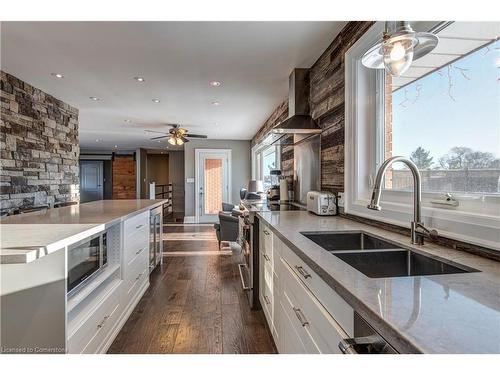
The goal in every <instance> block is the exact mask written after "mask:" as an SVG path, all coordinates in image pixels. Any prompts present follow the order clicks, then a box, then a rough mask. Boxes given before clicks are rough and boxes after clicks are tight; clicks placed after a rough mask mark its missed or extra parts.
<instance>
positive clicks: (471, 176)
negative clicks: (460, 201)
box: [386, 169, 500, 194]
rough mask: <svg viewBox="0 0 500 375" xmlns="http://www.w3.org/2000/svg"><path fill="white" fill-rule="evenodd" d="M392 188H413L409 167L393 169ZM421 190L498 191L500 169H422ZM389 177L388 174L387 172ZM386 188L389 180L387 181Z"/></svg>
mask: <svg viewBox="0 0 500 375" xmlns="http://www.w3.org/2000/svg"><path fill="white" fill-rule="evenodd" d="M391 172H392V189H395V190H413V177H412V175H411V172H410V170H409V169H393V170H392V171H391ZM420 174H421V175H422V191H436V192H463V193H490V194H491V193H500V169H459V170H457V169H452V170H422V171H420ZM387 177H388V179H390V174H388V176H387ZM386 186H387V187H388V188H390V187H391V181H388V183H387V185H386Z"/></svg>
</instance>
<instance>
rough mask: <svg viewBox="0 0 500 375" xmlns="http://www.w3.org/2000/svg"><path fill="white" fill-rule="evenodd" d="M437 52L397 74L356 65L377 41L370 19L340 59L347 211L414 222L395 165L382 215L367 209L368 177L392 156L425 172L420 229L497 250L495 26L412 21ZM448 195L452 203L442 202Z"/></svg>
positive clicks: (407, 189)
mask: <svg viewBox="0 0 500 375" xmlns="http://www.w3.org/2000/svg"><path fill="white" fill-rule="evenodd" d="M412 26H413V27H414V29H415V30H417V31H428V30H431V29H432V30H433V31H434V32H436V33H437V34H438V35H439V37H440V42H439V44H438V46H437V47H436V49H435V50H434V51H432V53H430V54H429V55H426V56H424V57H422V58H421V59H419V60H417V61H415V62H414V63H413V64H412V66H411V67H410V69H409V70H408V71H407V72H406V73H405V74H404V75H403V76H402V77H398V78H395V77H391V76H386V75H385V72H384V71H383V70H374V69H368V68H365V67H363V66H362V64H361V57H362V55H363V54H364V53H365V52H366V51H367V50H368V49H369V48H370V47H371V46H373V45H374V44H375V43H376V42H377V41H378V40H379V39H380V36H381V35H382V31H383V22H377V23H376V24H375V25H374V26H373V27H372V28H371V29H370V30H369V31H368V32H367V33H366V34H365V35H364V36H363V37H362V38H360V39H359V40H358V41H357V42H356V43H355V44H354V45H353V46H352V47H351V48H350V49H349V51H348V52H347V53H346V56H345V62H346V63H345V66H346V71H345V86H346V90H345V97H346V113H345V119H346V125H345V128H346V145H345V149H346V161H345V163H346V164H345V187H346V191H345V211H346V212H348V213H351V214H354V215H358V216H363V217H368V218H371V219H374V220H379V221H384V222H388V223H392V224H397V225H401V226H406V227H408V226H409V223H410V221H411V220H412V216H413V214H412V207H413V204H412V198H413V195H412V191H413V179H412V178H411V174H410V171H409V170H408V169H406V168H405V166H404V165H403V164H401V163H395V164H394V165H393V168H392V169H390V170H388V173H387V175H386V176H385V177H386V178H385V189H384V191H383V192H382V197H381V207H382V211H380V212H375V211H372V210H368V209H367V208H366V205H367V204H368V202H369V198H370V195H371V189H372V187H373V179H374V177H375V174H376V172H377V168H378V167H379V166H380V165H381V163H382V162H383V161H384V160H385V159H387V158H389V157H391V156H395V155H402V156H405V157H408V158H410V159H412V160H413V161H414V162H415V163H416V164H417V166H419V169H420V171H421V175H422V189H423V194H422V203H423V209H422V215H423V220H424V223H425V224H426V225H427V226H429V227H432V228H435V229H437V230H438V231H439V232H440V233H441V234H442V235H443V236H447V237H450V238H456V239H460V240H463V241H466V242H471V243H477V244H480V245H483V246H487V247H490V248H494V249H498V250H500V180H499V177H500V120H499V119H500V113H499V108H500V106H499V104H500V98H499V87H500V86H499V84H500V81H499V78H498V69H499V65H500V57H499V53H498V51H499V42H498V41H497V35H498V32H499V24H498V23H496V22H449V23H439V22H414V23H412ZM447 193H451V194H452V195H453V197H454V199H456V200H457V201H458V203H459V204H458V206H451V205H442V203H443V201H445V199H446V196H445V194H447Z"/></svg>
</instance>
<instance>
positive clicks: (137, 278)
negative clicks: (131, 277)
mask: <svg viewBox="0 0 500 375" xmlns="http://www.w3.org/2000/svg"><path fill="white" fill-rule="evenodd" d="M141 276H142V272H141V273H140V274H139V275H138V276H137V277H136V278H135V279H136V280H139V279H140V278H141Z"/></svg>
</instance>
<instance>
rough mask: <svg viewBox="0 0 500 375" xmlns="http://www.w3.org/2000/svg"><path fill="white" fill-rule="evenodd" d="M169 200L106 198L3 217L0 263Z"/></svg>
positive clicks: (29, 256)
mask: <svg viewBox="0 0 500 375" xmlns="http://www.w3.org/2000/svg"><path fill="white" fill-rule="evenodd" d="M165 202H166V201H165V200H160V199H158V200H148V199H127V200H102V201H95V202H88V203H82V204H79V205H74V206H68V207H61V208H52V209H49V210H46V211H38V212H32V213H26V214H20V215H14V216H8V217H5V218H2V220H0V235H1V238H0V246H1V247H0V263H2V264H6V263H27V262H31V261H34V260H36V259H38V258H40V257H42V256H44V255H47V254H50V253H51V252H54V251H57V250H59V249H61V248H64V247H65V246H67V245H70V244H72V243H75V242H78V241H80V240H81V239H84V238H86V237H89V236H91V235H93V234H95V233H98V232H100V231H102V230H104V229H105V228H107V227H109V226H111V225H113V224H116V223H118V222H120V221H122V220H125V219H127V218H129V217H131V216H134V215H137V214H139V213H141V212H143V211H146V210H150V209H151V208H154V207H157V206H159V205H161V204H163V203H165Z"/></svg>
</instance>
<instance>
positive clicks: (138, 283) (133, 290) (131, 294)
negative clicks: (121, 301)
mask: <svg viewBox="0 0 500 375" xmlns="http://www.w3.org/2000/svg"><path fill="white" fill-rule="evenodd" d="M148 282H149V273H148V271H147V270H146V271H144V272H142V273H138V274H137V276H135V278H132V279H131V282H130V283H129V284H128V288H127V289H126V293H125V295H126V297H125V298H126V301H127V303H131V302H132V301H133V300H134V298H135V296H136V295H137V293H139V291H140V290H141V289H142V287H143V286H144V284H145V283H148Z"/></svg>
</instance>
